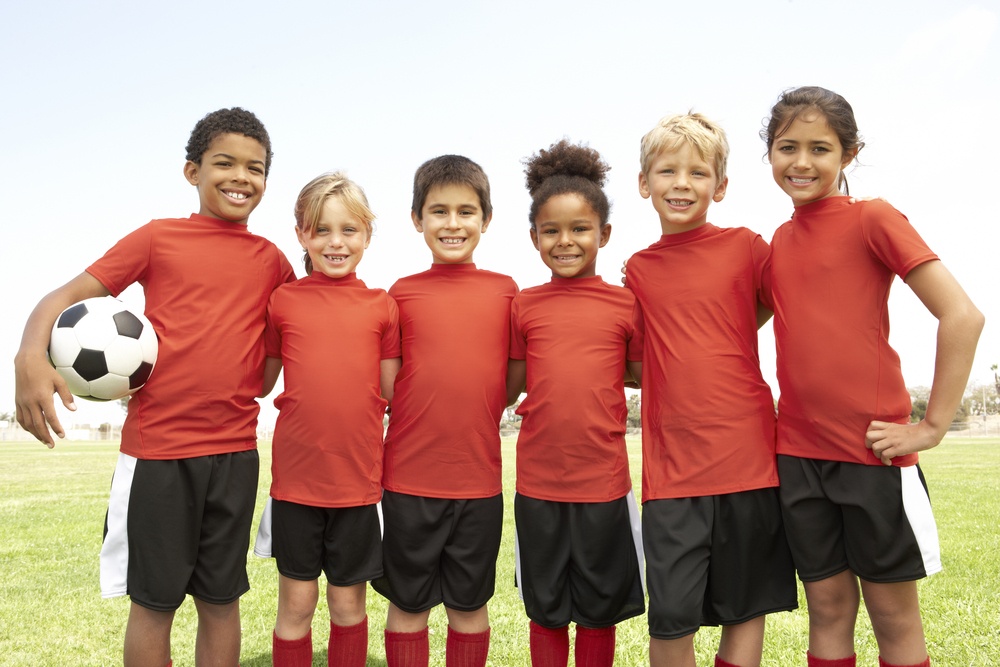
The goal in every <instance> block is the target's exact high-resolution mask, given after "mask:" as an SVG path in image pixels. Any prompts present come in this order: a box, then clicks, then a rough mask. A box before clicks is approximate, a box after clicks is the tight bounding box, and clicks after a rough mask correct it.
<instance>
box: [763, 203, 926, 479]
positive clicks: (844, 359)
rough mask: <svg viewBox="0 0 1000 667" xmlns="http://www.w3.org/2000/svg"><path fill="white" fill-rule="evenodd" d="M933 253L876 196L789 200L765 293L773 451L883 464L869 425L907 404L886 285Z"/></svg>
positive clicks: (894, 417)
mask: <svg viewBox="0 0 1000 667" xmlns="http://www.w3.org/2000/svg"><path fill="white" fill-rule="evenodd" d="M935 259H937V255H935V254H934V253H933V252H931V250H930V249H929V248H928V247H927V244H925V243H924V241H923V239H921V238H920V235H919V234H917V232H916V231H915V230H914V229H913V227H912V226H911V225H910V223H909V221H908V220H907V219H906V217H905V216H904V215H903V214H902V213H900V212H899V211H897V210H896V209H894V208H893V207H892V206H890V205H889V204H887V203H885V202H882V201H870V202H861V203H856V204H850V203H849V202H848V198H847V197H828V198H827V199H822V200H820V201H817V202H813V203H811V204H806V205H805V206H799V207H796V209H795V213H794V215H793V216H792V219H791V220H790V221H789V222H786V223H785V224H783V225H782V226H781V227H779V228H778V230H777V231H776V232H775V234H774V240H773V241H772V243H771V259H770V261H769V264H770V266H769V270H768V271H767V272H766V274H765V276H766V278H765V282H766V285H767V287H768V289H766V290H765V298H766V299H767V300H768V302H769V304H770V305H771V306H772V307H773V309H774V336H775V341H776V344H777V351H778V383H779V385H780V387H781V396H780V398H779V401H778V453H779V454H789V455H792V456H801V457H804V458H814V459H824V460H833V461H849V462H853V463H864V464H868V465H882V463H881V461H879V459H877V458H876V457H875V456H874V455H873V454H872V453H871V450H869V449H868V448H866V447H865V431H866V430H867V428H868V424H869V423H870V422H871V421H872V420H880V421H888V422H897V423H906V422H908V421H909V418H910V407H911V406H910V395H909V392H908V391H907V390H906V385H905V384H904V382H903V375H902V371H901V370H900V365H899V356H898V355H897V354H896V352H895V350H893V349H892V348H891V347H890V346H889V315H888V309H887V301H888V299H889V288H890V286H891V285H892V281H893V278H895V276H897V275H898V276H900V277H903V278H905V277H906V274H907V273H909V272H910V271H911V270H912V269H914V268H915V267H917V266H919V265H920V264H923V263H924V262H928V261H932V260H935ZM916 461H917V455H916V454H911V455H907V456H898V457H896V458H894V459H893V465H897V466H907V465H913V464H914V463H916Z"/></svg>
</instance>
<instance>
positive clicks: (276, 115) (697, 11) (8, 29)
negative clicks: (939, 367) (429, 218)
mask: <svg viewBox="0 0 1000 667" xmlns="http://www.w3.org/2000/svg"><path fill="white" fill-rule="evenodd" d="M998 20H1000V1H997V0H990V1H982V2H975V3H966V2H961V1H959V2H948V3H945V2H941V1H938V2H928V1H925V0H914V1H911V2H905V3H904V2H871V1H870V0H864V1H856V0H843V1H841V2H837V3H818V2H810V1H807V0H756V1H755V2H743V1H737V0H721V1H719V2H713V3H680V2H671V1H669V0H668V1H664V0H659V1H658V2H645V1H631V0H623V1H622V2H619V3H609V2H607V1H606V0H604V1H602V2H591V1H589V0H577V1H575V2H547V1H544V0H534V1H532V2H524V1H522V0H512V1H508V2H503V3H488V4H487V3H473V2H469V1H468V0H465V1H462V2H445V1H440V0H427V1H426V2H422V3H404V2H383V1H379V0H372V1H369V2H352V3H344V2H337V1H334V2H330V1H326V2H296V1H294V0H291V1H289V2H283V3H276V2H273V1H270V2H257V1H256V0H253V1H249V2H241V3H216V2H209V1H200V2H188V1H186V0H181V1H175V2H169V3H155V4H153V3H127V2H88V3H68V2H54V1H52V0H36V1H34V2H30V3H29V2H23V1H19V0H14V1H12V2H5V3H3V4H2V5H0V62H3V63H4V66H3V68H2V69H0V99H2V101H0V127H2V128H3V130H4V137H3V149H2V159H0V230H2V232H0V233H2V239H3V240H2V244H0V286H2V289H3V295H4V311H5V312H4V316H3V319H2V322H3V324H2V329H0V357H4V358H6V359H8V363H6V364H0V369H2V370H0V412H13V410H14V379H13V364H12V363H10V360H12V359H13V357H14V354H15V352H16V350H17V347H18V345H19V341H20V336H21V331H22V329H23V325H24V322H25V320H26V319H27V317H28V315H29V313H30V312H31V309H32V308H33V307H34V306H35V304H36V303H37V302H38V300H39V299H40V298H41V297H42V296H44V295H45V294H46V293H47V292H49V291H51V290H52V289H55V288H56V287H58V286H60V285H62V284H63V283H65V282H66V281H68V280H69V279H71V278H72V277H74V276H75V275H77V274H78V273H80V272H81V271H83V270H84V269H85V268H86V267H87V266H88V265H89V264H90V263H91V262H93V261H94V260H96V259H97V258H98V257H100V256H101V255H102V254H103V253H104V252H105V251H106V250H107V249H108V248H110V247H111V246H112V245H113V244H114V242H115V241H117V240H118V239H119V238H120V237H122V236H124V235H125V234H127V233H128V232H130V231H131V230H133V229H134V228H136V227H138V226H139V225H142V224H144V223H145V222H147V221H149V220H151V219H154V218H162V217H183V216H186V215H188V214H190V213H192V212H195V211H197V209H198V200H197V194H196V192H195V190H194V188H193V187H192V186H190V185H188V183H187V182H186V181H185V180H184V178H183V175H182V167H183V164H184V147H185V144H186V143H187V139H188V135H189V133H190V131H191V129H192V127H193V126H194V124H195V122H197V120H198V119H199V118H201V117H202V116H203V115H205V114H206V113H208V112H209V111H212V110H215V109H218V108H221V107H231V106H242V107H245V108H248V109H250V110H252V111H254V112H255V113H256V114H257V115H258V116H259V117H260V118H261V120H262V121H263V122H264V123H265V125H266V126H267V128H268V130H269V132H270V135H271V139H272V143H273V149H274V154H275V157H274V162H273V164H272V167H271V172H270V176H269V178H268V185H267V193H266V195H265V197H264V200H263V203H262V204H261V205H260V206H259V207H258V208H257V210H256V211H255V212H254V214H253V215H252V216H251V219H250V229H251V231H253V232H254V233H256V234H260V235H262V236H264V237H266V238H268V239H270V240H271V241H273V242H274V243H276V244H277V245H278V246H279V247H280V248H281V249H282V250H283V251H284V252H285V253H286V254H287V255H288V257H289V259H290V260H291V261H292V263H293V265H294V266H296V267H297V269H298V272H299V275H301V274H302V268H301V266H302V265H301V262H300V261H299V258H300V254H301V253H300V251H299V246H298V243H297V242H296V240H295V235H294V231H293V224H294V221H293V218H292V214H291V211H292V206H293V203H294V200H295V197H296V195H297V193H298V191H299V189H300V188H301V187H302V186H303V185H304V184H305V183H306V182H308V181H309V180H310V179H311V178H313V177H314V176H316V175H318V174H320V173H322V172H325V171H331V170H336V169H344V170H346V171H347V172H348V174H349V176H350V177H351V178H352V179H353V180H355V181H356V182H358V183H359V184H360V185H361V186H362V187H363V188H364V189H365V191H366V192H367V194H368V198H369V201H370V203H371V205H372V208H373V210H374V212H375V213H376V215H377V216H378V217H377V220H376V223H375V224H376V228H375V236H374V238H373V240H372V243H371V246H370V247H369V249H368V251H367V252H366V253H365V257H364V259H363V260H362V262H361V264H360V265H359V267H358V276H359V277H360V278H362V279H363V280H365V282H366V283H367V284H368V285H369V286H370V287H382V288H388V287H389V286H390V285H391V284H392V283H393V282H394V281H395V280H396V279H398V278H400V277H402V276H405V275H408V274H411V273H415V272H418V271H421V270H424V269H426V268H427V267H428V266H429V264H430V254H429V251H428V250H427V248H426V246H425V245H424V243H423V240H422V237H421V236H420V235H419V234H418V233H416V232H415V230H414V229H413V226H412V224H411V222H410V198H411V192H412V178H413V172H414V170H415V169H416V168H417V167H418V166H419V165H420V164H421V163H422V162H423V161H425V160H426V159H428V158H431V157H434V156H436V155H441V154H445V153H460V154H463V155H466V156H468V157H470V158H472V159H473V160H475V161H477V162H478V163H480V164H481V165H482V166H483V168H484V169H485V170H486V173H487V174H488V175H489V177H490V181H491V186H492V199H493V207H494V218H493V222H492V224H491V225H490V228H489V230H488V232H487V233H486V234H485V235H484V236H483V240H482V242H481V244H480V246H479V248H478V249H477V250H476V255H475V260H476V264H477V265H478V266H479V267H481V268H485V269H490V270H493V271H499V272H502V273H507V274H509V275H511V276H513V277H514V279H515V280H516V281H517V283H518V284H519V285H520V286H521V287H528V286H531V285H536V284H539V283H543V282H545V281H547V280H548V274H547V272H546V269H545V267H544V265H543V264H542V262H541V259H540V258H539V256H538V254H537V252H535V251H534V249H533V248H532V246H531V243H530V240H529V237H528V223H527V210H528V205H529V198H528V195H527V192H526V191H525V188H524V178H523V164H522V161H523V159H524V158H526V157H528V156H530V155H532V154H533V153H535V152H537V151H538V150H539V149H541V148H546V147H548V146H549V145H550V144H552V143H554V142H556V141H558V140H560V139H562V138H564V137H565V138H569V139H570V140H572V141H578V142H585V143H587V144H588V145H590V146H591V147H592V148H595V149H597V150H598V151H599V152H600V153H601V155H602V156H603V157H604V158H605V160H606V161H607V162H608V163H609V164H610V165H611V172H610V174H609V179H608V183H607V186H606V191H607V192H608V195H609V196H610V198H611V200H612V213H611V223H612V225H613V231H612V235H611V240H610V242H609V244H608V245H607V246H606V247H605V248H604V249H602V250H601V253H600V256H599V259H598V271H599V272H600V273H601V274H603V275H604V277H605V279H606V280H608V281H609V282H614V283H618V282H619V279H620V273H619V269H620V267H621V265H622V262H623V261H624V260H625V259H626V258H627V257H628V256H630V255H631V254H632V253H633V252H635V251H637V250H639V249H641V248H644V247H646V246H647V245H649V244H650V243H652V242H654V241H655V240H656V239H657V238H658V237H659V235H660V230H659V224H658V219H657V217H656V214H655V212H654V211H653V209H652V206H651V205H650V203H649V202H648V201H647V200H643V199H641V197H640V196H639V194H638V188H637V175H638V170H639V164H638V152H639V140H640V138H641V137H642V135H643V134H644V133H645V132H646V131H648V130H649V129H650V128H651V127H652V126H653V125H654V124H655V123H656V121H657V120H658V119H659V118H661V117H662V116H665V115H669V114H674V113H682V112H686V111H688V110H691V109H693V110H695V111H699V112H701V113H704V114H705V115H707V116H709V117H710V118H713V119H714V120H716V121H718V122H719V123H720V124H721V125H722V126H723V127H724V128H725V130H726V132H727V134H728V136H729V141H730V145H731V149H732V150H731V154H730V159H729V167H728V171H729V188H728V192H727V194H726V197H725V199H724V201H722V202H721V203H718V204H714V205H713V206H712V208H711V209H710V211H709V220H710V221H711V222H713V223H714V224H717V225H719V226H724V227H731V226H745V227H749V228H750V229H753V230H755V231H757V232H758V233H760V234H761V235H762V236H763V237H764V239H765V240H770V238H771V235H772V234H773V232H774V230H775V229H776V228H777V227H778V225H780V224H781V223H782V222H784V221H786V220H787V219H788V218H789V216H790V214H791V211H792V207H791V204H790V202H789V200H788V198H787V196H785V195H784V194H783V193H782V192H781V191H780V190H779V188H778V186H777V185H775V183H774V181H773V179H772V177H771V171H770V168H769V166H768V164H767V163H766V161H765V160H764V159H763V154H764V145H763V142H762V141H761V139H760V137H759V131H760V129H761V125H762V121H763V120H764V119H765V118H766V116H767V115H768V112H769V109H770V108H771V105H772V104H773V103H774V102H775V100H776V99H777V97H778V95H779V94H780V93H781V92H782V91H783V90H785V89H788V88H791V87H796V86H801V85H820V86H823V87H826V88H829V89H832V90H835V91H837V92H839V93H840V94H842V95H843V96H844V97H845V98H846V99H847V100H848V101H849V102H850V103H851V104H852V106H853V107H854V110H855V115H856V118H857V121H858V125H859V128H860V130H861V134H862V135H863V138H864V140H865V142H866V144H867V145H866V147H865V148H864V150H862V152H861V154H860V164H859V165H857V166H855V167H853V168H852V169H851V170H850V171H849V172H848V179H849V182H850V186H851V193H852V194H855V195H859V196H860V195H873V196H881V197H884V198H885V199H887V200H888V201H889V202H891V203H892V204H893V205H894V206H896V207H897V208H898V209H899V210H901V211H902V212H903V213H905V214H906V215H907V216H908V217H909V219H910V221H911V223H913V225H914V226H915V227H916V228H917V230H918V231H919V232H920V234H921V235H922V236H923V237H924V239H925V240H926V241H927V243H928V244H929V245H930V247H931V248H932V249H933V250H934V251H935V252H937V254H938V255H939V256H940V257H941V258H942V260H943V261H944V263H945V265H946V266H947V267H948V268H949V269H950V270H951V271H952V273H954V274H955V276H956V277H957V278H958V280H959V282H960V283H961V284H962V285H963V287H964V288H965V289H966V291H967V292H968V293H969V295H970V296H971V297H972V299H973V301H974V302H975V303H976V305H977V306H978V307H979V308H980V310H982V311H983V312H984V313H985V314H986V318H987V323H986V328H985V330H984V332H983V335H982V338H981V340H980V344H979V350H978V353H977V355H976V360H975V364H974V367H973V370H972V381H974V382H985V381H988V380H989V381H992V378H993V373H992V371H991V370H990V366H991V365H992V364H995V363H1000V335H998V331H1000V329H998V327H1000V290H998V289H997V274H996V268H995V267H996V265H997V259H998V251H1000V246H998V243H1000V231H998V229H997V227H998V223H1000V219H998V217H1000V216H998V215H997V213H996V212H993V213H990V212H989V210H988V206H989V203H988V201H987V200H988V199H989V197H991V196H994V195H990V194H989V193H990V192H994V193H995V192H996V190H997V187H998V186H997V185H996V183H997V181H998V180H1000V160H998V159H997V155H998V149H1000V141H998V139H1000V132H998V126H1000V125H998V120H997V119H998V118H1000V38H998V30H1000V25H998ZM121 298H122V299H123V300H124V301H126V302H127V303H130V304H132V305H134V306H136V307H141V304H142V294H141V290H139V288H138V287H133V288H130V289H129V290H127V291H126V292H125V293H124V294H123V295H122V297H121ZM890 320H891V326H892V333H891V335H890V342H891V344H892V345H893V346H894V347H895V348H896V350H897V351H898V352H899V353H900V356H901V358H902V365H903V373H904V377H905V379H906V382H907V385H908V386H911V387H913V386H921V385H922V386H929V385H930V384H931V380H932V377H933V372H934V349H935V332H936V320H935V319H934V318H933V317H932V316H931V315H930V314H929V313H928V312H927V311H926V309H925V308H924V307H923V306H922V304H921V303H920V302H919V300H917V299H916V298H915V297H914V296H913V294H912V293H911V292H910V291H909V289H908V288H907V287H906V286H905V284H903V283H902V282H901V281H898V280H897V282H896V284H895V286H894V287H893V294H892V296H891V298H890ZM760 348H761V366H762V370H763V373H764V377H765V379H767V380H768V382H769V383H770V384H771V386H772V389H773V390H774V392H775V394H777V392H778V387H777V383H776V381H775V380H774V342H773V336H772V335H771V331H770V325H766V326H765V328H764V329H763V330H762V332H761V337H760ZM331 363H334V364H335V363H336V352H335V351H331ZM274 395H276V394H273V395H272V396H271V397H270V398H268V399H265V400H264V401H263V405H264V408H263V410H262V421H263V422H264V423H267V422H269V421H270V422H273V419H274V417H275V415H276V411H275V410H274V408H273V406H272V405H271V401H272V399H273V397H274ZM78 404H79V405H80V409H79V410H78V412H77V413H76V414H75V415H70V414H69V413H68V412H67V411H65V410H62V409H61V408H60V412H59V414H60V416H61V418H62V419H63V420H64V424H66V423H101V422H104V421H112V422H120V421H121V419H122V414H121V410H120V409H119V408H118V407H117V406H115V405H106V404H105V405H101V404H91V403H88V402H86V401H78Z"/></svg>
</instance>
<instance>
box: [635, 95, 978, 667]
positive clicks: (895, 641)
mask: <svg viewBox="0 0 1000 667" xmlns="http://www.w3.org/2000/svg"><path fill="white" fill-rule="evenodd" d="M761 137H762V138H763V139H764V140H765V142H766V143H767V149H768V159H769V160H770V162H771V168H772V172H773V175H774V180H775V181H776V182H777V183H778V185H779V187H781V189H782V190H783V191H784V192H785V193H787V194H788V195H789V196H790V197H791V198H792V203H793V204H794V206H795V212H794V214H793V216H792V219H791V220H790V221H789V222H786V223H785V224H784V225H782V226H781V227H780V228H779V229H778V230H777V231H776V232H775V234H774V239H773V240H772V242H771V258H770V260H769V267H768V270H767V271H766V272H765V278H766V280H767V285H768V287H769V289H767V290H766V291H765V294H766V295H767V297H768V298H769V299H770V303H771V304H772V308H773V310H774V313H775V320H774V333H775V340H776V343H777V351H778V382H779V383H780V385H781V397H780V399H779V401H778V432H777V451H778V469H779V472H780V475H781V502H782V506H783V511H784V516H785V525H786V526H787V529H788V539H789V543H790V544H791V547H792V554H793V557H794V559H795V566H796V569H797V570H798V573H799V578H800V579H802V581H803V584H804V586H805V592H806V602H807V604H808V607H809V665H810V666H811V667H841V666H844V667H846V666H850V665H854V664H855V656H854V625H855V621H856V619H857V614H858V606H859V602H860V598H859V592H858V587H859V584H858V582H859V580H860V588H861V593H862V594H863V596H864V600H865V606H866V607H867V608H868V612H869V616H870V617H871V619H872V628H873V630H874V632H875V638H876V640H877V642H878V646H879V652H880V657H879V662H880V664H881V665H884V666H885V665H929V664H930V658H929V657H928V656H927V648H926V644H925V641H924V633H923V625H922V623H921V620H920V606H919V601H918V597H917V586H916V580H917V579H920V578H922V577H925V576H927V575H929V574H932V573H934V572H936V571H938V570H939V569H940V568H941V563H940V556H939V548H938V542H937V528H936V526H935V523H934V517H933V515H932V514H931V509H930V502H929V500H928V496H927V489H926V486H925V484H924V482H923V477H922V474H921V472H920V470H919V467H918V466H917V452H919V451H921V450H925V449H929V448H931V447H934V446H936V445H937V444H938V443H939V442H940V441H941V438H942V437H943V436H944V434H945V432H946V431H947V430H948V425H949V424H950V423H951V421H952V419H953V418H954V415H955V410H956V409H957V408H958V405H959V403H960V402H961V400H962V395H963V393H964V390H965V385H966V382H967V381H968V378H969V372H970V370H971V367H972V360H973V357H974V355H975V350H976V344H977V342H978V340H979V334H980V332H981V331H982V328H983V321H984V320H983V316H982V314H981V313H980V312H979V311H978V310H977V309H976V307H975V306H974V305H973V304H972V302H971V301H970V299H969V297H968V296H967V295H966V294H965V292H964V291H963V290H962V288H961V286H960V285H959V284H958V282H957V281H956V280H955V279H954V277H952V275H951V274H950V273H949V272H948V270H947V269H945V267H944V265H943V264H942V263H941V262H940V260H938V258H937V256H936V255H935V254H934V253H933V252H931V250H930V249H929V248H928V247H927V246H926V244H925V243H924V242H923V240H922V239H921V238H920V236H919V235H918V234H917V232H916V231H915V230H914V229H913V227H911V226H910V223H909V222H908V221H907V219H906V218H905V217H904V216H903V215H902V214H901V213H899V212H898V211H896V210H895V209H894V208H892V207H891V206H889V205H888V204H886V203H885V202H883V201H878V200H875V201H869V202H862V203H857V204H854V205H848V202H849V200H848V197H847V196H845V195H841V193H840V187H841V184H843V185H844V189H845V192H846V179H845V178H844V174H843V169H844V168H845V167H846V166H847V165H849V164H850V163H851V162H852V161H853V160H854V158H855V157H856V156H857V154H858V151H859V150H860V149H861V148H862V146H863V145H864V144H863V142H862V141H861V139H860V138H859V136H858V126H857V123H856V122H855V119H854V112H853V110H852V109H851V106H850V104H848V103H847V101H846V100H845V99H844V98H843V97H841V96H840V95H837V94H836V93H833V92H831V91H829V90H825V89H823V88H818V87H806V88H798V89H794V90H789V91H786V92H785V93H784V94H783V95H782V96H781V98H780V99H779V100H778V102H777V104H775V106H774V108H773V109H772V111H771V117H770V119H769V120H768V123H767V125H766V127H765V128H764V129H763V130H762V131H761ZM629 268H630V269H631V266H630V267H629ZM897 275H898V276H900V277H901V278H902V279H903V280H904V282H906V284H907V285H908V286H909V287H910V288H911V289H912V290H913V291H914V293H915V294H916V295H917V296H918V297H919V298H920V300H921V301H922V302H923V303H924V305H925V306H927V309H928V310H929V311H930V312H931V313H932V314H933V315H934V316H935V317H936V318H937V319H938V320H939V325H938V339H937V340H938V343H937V357H936V365H935V371H934V383H933V386H932V387H931V398H930V400H929V402H928V405H927V413H926V416H925V417H924V419H922V420H921V421H919V422H917V423H915V424H910V423H908V422H909V417H910V397H909V393H908V392H907V390H906V385H905V384H904V383H903V377H902V374H901V372H900V365H899V357H898V356H897V355H896V353H895V351H893V350H892V348H891V347H889V343H888V334H889V321H888V315H887V310H886V302H887V299H888V297H889V287H890V285H891V284H892V282H893V279H894V278H895V276H897ZM630 277H631V273H630Z"/></svg>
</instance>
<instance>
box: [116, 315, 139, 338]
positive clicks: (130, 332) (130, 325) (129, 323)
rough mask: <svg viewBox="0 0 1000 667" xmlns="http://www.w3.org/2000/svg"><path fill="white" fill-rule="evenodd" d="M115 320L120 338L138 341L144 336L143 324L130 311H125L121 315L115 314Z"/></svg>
mask: <svg viewBox="0 0 1000 667" xmlns="http://www.w3.org/2000/svg"><path fill="white" fill-rule="evenodd" d="M114 320H115V327H116V328H117V329H118V335H119V336H125V337H126V338H135V339H136V340H138V338H139V336H140V335H141V334H142V322H141V321H140V320H139V318H138V317H136V316H135V315H133V314H132V313H130V312H129V311H127V310H123V311H122V312H120V313H115V316H114Z"/></svg>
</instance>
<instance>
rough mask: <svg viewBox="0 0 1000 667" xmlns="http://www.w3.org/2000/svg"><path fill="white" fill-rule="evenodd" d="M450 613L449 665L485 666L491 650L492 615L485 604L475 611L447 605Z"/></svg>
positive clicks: (446, 650)
mask: <svg viewBox="0 0 1000 667" xmlns="http://www.w3.org/2000/svg"><path fill="white" fill-rule="evenodd" d="M445 611H446V612H447V613H448V643H447V647H446V649H445V664H446V665H447V667H485V666H486V658H487V656H488V655H489V651H490V616H489V612H488V611H487V609H486V605H483V606H482V607H480V608H479V609H475V610H473V611H458V610H456V609H449V608H448V607H445Z"/></svg>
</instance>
